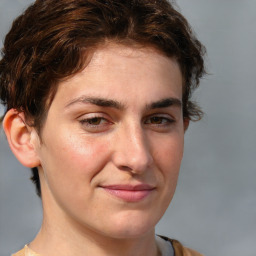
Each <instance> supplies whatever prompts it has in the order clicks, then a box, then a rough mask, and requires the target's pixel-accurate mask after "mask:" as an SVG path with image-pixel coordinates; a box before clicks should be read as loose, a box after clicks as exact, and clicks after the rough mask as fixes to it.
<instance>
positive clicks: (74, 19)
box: [0, 0, 205, 195]
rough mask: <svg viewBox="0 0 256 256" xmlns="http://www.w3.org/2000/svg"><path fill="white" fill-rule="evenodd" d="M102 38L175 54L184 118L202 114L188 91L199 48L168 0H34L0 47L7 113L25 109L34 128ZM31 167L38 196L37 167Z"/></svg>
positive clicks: (195, 78) (200, 70) (0, 94)
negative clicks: (61, 86) (63, 81)
mask: <svg viewBox="0 0 256 256" xmlns="http://www.w3.org/2000/svg"><path fill="white" fill-rule="evenodd" d="M106 41H113V42H115V43H118V44H128V45H132V44H136V45H140V46H142V47H143V46H145V47H146V46H150V47H154V48H155V49H157V50H159V51H160V52H162V53H163V54H164V55H166V56H168V57H171V58H175V59H176V60H177V62H178V63H179V66H180V69H181V72H182V76H183V99H182V100H183V117H184V118H186V119H189V120H193V121H196V120H199V119H200V118H201V117H202V111H201V110H200V108H199V107H198V106H197V104H195V103H194V102H193V101H192V100H191V94H192V92H193V90H194V89H195V88H196V87H197V86H198V85H199V80H200V78H201V77H202V76H203V75H204V73H205V67H204V59H203V56H204V54H205V48H204V46H203V45H202V44H201V43H200V42H199V40H198V39H197V38H196V37H195V35H194V33H193V32H192V30H191V27H190V25H189V24H188V22H187V20H186V19H185V18H184V17H183V16H182V15H181V14H180V13H179V12H178V11H177V10H176V9H175V8H174V7H173V6H172V5H171V4H170V3H169V2H168V1H167V0H125V1H120V0H37V1H35V3H34V4H33V5H31V6H29V7H28V9H27V10H26V11H25V12H24V13H23V14H22V15H20V16H19V17H18V18H17V19H16V20H15V21H14V22H13V25H12V27H11V30H10V31H9V33H8V34H7V36H6V38H5V41H4V47H3V49H2V52H1V55H2V59H1V61H0V99H1V103H2V104H4V105H5V107H6V109H5V110H6V112H7V111H8V110H9V109H11V108H14V109H17V110H18V111H22V112H24V113H25V117H26V119H27V120H29V121H30V124H31V125H32V126H34V127H35V128H36V129H37V131H38V132H39V134H40V128H41V127H42V125H43V123H44V119H45V117H46V115H47V111H48V109H49V107H50V104H51V102H52V100H53V98H54V95H55V93H56V91H57V88H58V83H59V82H60V81H61V80H62V79H64V78H66V77H69V76H71V75H74V74H76V73H78V72H79V71H81V70H82V69H83V67H84V65H85V64H84V63H85V58H86V57H87V56H88V54H89V52H90V51H93V49H94V48H95V47H97V46H99V45H101V44H104V42H106ZM6 112H5V113H6ZM32 172H33V176H32V180H33V181H34V182H35V184H36V187H37V193H38V194H39V195H40V181H39V177H38V171H37V168H33V169H32Z"/></svg>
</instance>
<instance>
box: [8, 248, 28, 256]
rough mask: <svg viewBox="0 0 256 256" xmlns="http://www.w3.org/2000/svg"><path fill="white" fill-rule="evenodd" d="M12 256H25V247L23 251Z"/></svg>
mask: <svg viewBox="0 0 256 256" xmlns="http://www.w3.org/2000/svg"><path fill="white" fill-rule="evenodd" d="M11 256H25V247H24V248H23V249H22V250H20V251H18V252H16V253H14V254H12V255H11Z"/></svg>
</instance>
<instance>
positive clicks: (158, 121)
mask: <svg viewBox="0 0 256 256" xmlns="http://www.w3.org/2000/svg"><path fill="white" fill-rule="evenodd" d="M164 119H166V118H163V117H159V116H154V117H151V118H150V121H151V123H152V124H162V123H163V121H164Z"/></svg>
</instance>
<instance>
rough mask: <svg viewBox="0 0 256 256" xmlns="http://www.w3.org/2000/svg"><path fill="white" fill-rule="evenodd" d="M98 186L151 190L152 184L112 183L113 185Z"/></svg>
mask: <svg viewBox="0 0 256 256" xmlns="http://www.w3.org/2000/svg"><path fill="white" fill-rule="evenodd" d="M100 187H102V188H106V189H113V190H130V191H141V190H152V189H155V187H154V186H152V185H149V184H136V185H132V184H113V185H101V186H100Z"/></svg>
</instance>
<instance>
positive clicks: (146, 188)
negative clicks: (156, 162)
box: [101, 184, 156, 202]
mask: <svg viewBox="0 0 256 256" xmlns="http://www.w3.org/2000/svg"><path fill="white" fill-rule="evenodd" d="M101 188H103V189H104V190H105V191H106V192H107V193H109V194H110V195H112V196H114V197H117V198H119V199H122V200H124V201H126V202H139V201H142V200H143V199H145V198H146V197H148V196H149V195H150V194H151V193H153V192H154V191H155V189H156V188H155V187H153V186H150V185H148V184H138V185H129V184H119V185H106V186H101Z"/></svg>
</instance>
